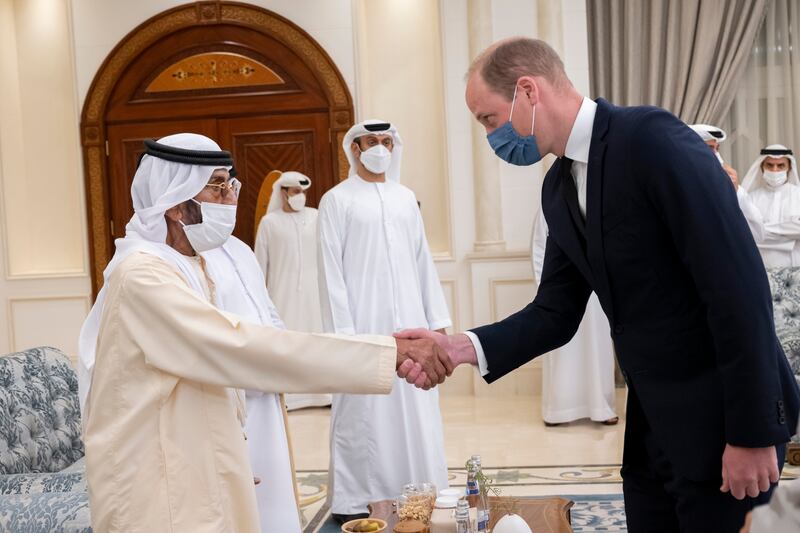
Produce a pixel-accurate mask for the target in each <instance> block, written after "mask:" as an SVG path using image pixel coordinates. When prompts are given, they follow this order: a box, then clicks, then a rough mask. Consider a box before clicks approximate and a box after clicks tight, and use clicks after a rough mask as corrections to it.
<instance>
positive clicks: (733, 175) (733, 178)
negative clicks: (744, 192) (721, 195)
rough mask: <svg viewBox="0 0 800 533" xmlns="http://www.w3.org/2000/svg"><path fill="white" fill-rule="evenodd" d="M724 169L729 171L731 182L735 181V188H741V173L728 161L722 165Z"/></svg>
mask: <svg viewBox="0 0 800 533" xmlns="http://www.w3.org/2000/svg"><path fill="white" fill-rule="evenodd" d="M722 169H723V170H724V171H725V172H727V173H728V177H729V178H730V179H731V183H733V188H734V190H737V191H738V190H739V174H738V173H737V172H736V171H735V170H734V169H733V167H732V166H730V165H729V164H728V163H725V164H723V165H722Z"/></svg>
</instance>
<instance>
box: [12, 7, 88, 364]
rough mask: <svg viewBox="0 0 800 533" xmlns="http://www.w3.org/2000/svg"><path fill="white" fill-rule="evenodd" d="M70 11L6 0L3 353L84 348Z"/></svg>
mask: <svg viewBox="0 0 800 533" xmlns="http://www.w3.org/2000/svg"><path fill="white" fill-rule="evenodd" d="M70 28H71V24H70V4H69V2H67V1H64V0H0V72H2V73H3V75H2V76H0V117H2V119H1V120H0V196H2V203H1V204H0V205H1V206H2V217H0V225H1V226H2V232H3V237H2V246H0V248H1V250H0V254H2V269H3V276H2V280H1V281H0V295H2V302H0V305H1V306H2V308H3V311H2V316H4V318H5V321H4V324H5V325H6V327H5V328H0V350H2V351H4V352H5V351H13V350H19V349H23V348H26V347H30V346H32V345H39V344H51V345H54V346H57V347H59V348H61V349H62V350H64V351H66V352H68V353H69V354H70V355H73V356H74V354H75V353H76V350H77V331H78V328H79V327H80V324H81V322H82V321H83V317H84V315H85V313H86V311H87V309H88V297H89V291H90V289H89V279H88V276H87V255H86V254H87V252H86V250H87V248H86V237H85V234H86V230H85V216H84V212H85V211H84V204H83V179H82V177H81V167H80V151H79V141H78V112H77V100H76V94H75V77H74V67H73V65H74V57H73V53H72V36H71V34H70Z"/></svg>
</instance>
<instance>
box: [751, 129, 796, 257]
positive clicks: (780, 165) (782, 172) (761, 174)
mask: <svg viewBox="0 0 800 533" xmlns="http://www.w3.org/2000/svg"><path fill="white" fill-rule="evenodd" d="M736 194H737V196H738V198H739V206H740V207H741V208H742V212H743V213H744V216H745V218H746V219H747V223H748V225H749V226H750V231H752V233H753V238H754V239H755V240H756V244H757V245H758V251H759V252H760V253H761V258H762V259H763V260H764V265H765V266H766V267H767V268H777V267H787V266H800V179H798V175H797V161H796V160H795V158H794V154H792V151H791V150H789V149H788V148H786V147H785V146H783V145H782V144H773V145H770V146H767V147H766V148H764V149H763V150H761V155H760V156H759V157H758V159H756V160H755V162H754V163H753V165H752V166H751V167H750V170H748V171H747V174H746V175H745V177H744V180H742V186H741V187H739V189H738V190H737V192H736Z"/></svg>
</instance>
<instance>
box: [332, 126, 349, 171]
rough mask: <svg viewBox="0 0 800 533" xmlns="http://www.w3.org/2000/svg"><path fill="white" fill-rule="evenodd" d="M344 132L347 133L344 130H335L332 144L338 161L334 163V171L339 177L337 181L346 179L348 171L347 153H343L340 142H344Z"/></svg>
mask: <svg viewBox="0 0 800 533" xmlns="http://www.w3.org/2000/svg"><path fill="white" fill-rule="evenodd" d="M345 134H347V132H346V131H339V132H336V146H334V149H335V150H336V153H337V154H338V156H339V157H338V158H337V161H338V163H337V165H336V173H337V175H338V177H339V181H344V180H346V179H347V176H348V174H349V173H350V161H348V160H347V155H345V153H344V150H343V149H342V143H343V142H344V136H345Z"/></svg>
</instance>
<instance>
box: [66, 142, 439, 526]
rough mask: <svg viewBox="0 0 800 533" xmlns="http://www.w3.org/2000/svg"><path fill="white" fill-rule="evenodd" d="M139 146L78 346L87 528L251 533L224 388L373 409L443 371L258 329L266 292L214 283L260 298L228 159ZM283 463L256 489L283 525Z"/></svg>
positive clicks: (240, 451) (388, 347)
mask: <svg viewBox="0 0 800 533" xmlns="http://www.w3.org/2000/svg"><path fill="white" fill-rule="evenodd" d="M145 144H146V155H144V157H143V158H142V160H141V162H140V165H139V168H138V169H137V172H136V175H135V176H134V180H133V184H132V186H131V194H132V197H133V206H134V211H135V213H134V216H133V217H132V218H131V220H130V222H129V223H128V225H127V227H126V236H125V238H123V239H118V240H117V241H116V243H115V244H116V252H115V254H114V257H113V258H112V260H111V262H110V263H109V265H108V267H107V268H106V270H105V272H104V286H103V289H102V290H101V291H100V293H99V294H98V298H97V301H96V302H95V305H94V307H93V308H92V311H91V312H90V314H89V316H88V318H87V320H86V322H85V323H84V326H83V328H82V330H81V339H80V343H79V349H80V353H79V359H80V361H79V362H80V365H79V385H80V398H81V403H82V405H83V415H84V417H83V423H84V428H83V429H84V432H83V436H84V443H85V446H86V475H87V481H88V488H89V501H90V505H91V510H92V513H91V514H92V527H93V530H94V531H98V532H107V531H112V532H123V531H124V532H131V531H147V532H152V531H156V532H159V531H164V532H167V531H192V532H218V531H237V532H257V531H261V527H260V523H259V515H258V510H257V505H256V497H255V489H254V480H253V472H252V469H251V466H250V462H249V460H248V450H247V445H246V441H245V436H244V434H243V431H242V427H241V425H240V420H237V411H238V412H241V405H240V402H238V401H237V398H238V397H240V395H238V394H234V393H233V391H231V389H232V388H244V389H252V390H260V391H263V392H266V393H275V392H278V391H290V392H336V391H348V392H359V393H386V392H389V390H390V389H391V388H392V385H393V382H394V377H395V376H394V373H395V370H396V369H397V370H400V371H403V372H404V375H405V372H406V371H409V372H410V373H411V374H413V375H415V376H416V379H415V380H414V382H415V383H417V384H419V385H420V386H423V387H431V386H432V385H433V384H434V383H438V382H440V381H441V380H442V379H443V378H444V375H445V374H447V373H448V372H451V371H452V366H451V365H450V364H449V360H448V359H447V358H446V357H436V362H433V361H432V359H433V358H430V359H427V360H426V359H424V358H422V357H420V356H419V353H420V352H421V351H422V348H423V347H422V346H421V345H418V346H406V345H403V344H401V340H397V341H395V340H393V339H390V338H387V337H378V336H373V337H364V338H360V339H359V338H352V337H349V338H343V337H337V336H320V335H313V334H307V333H298V332H292V331H284V330H281V329H278V328H275V327H272V326H270V325H266V326H265V325H262V324H269V323H274V321H275V320H276V319H277V317H276V315H275V314H274V311H273V310H272V307H271V304H270V302H269V299H268V298H267V297H266V292H264V293H262V294H261V295H260V296H259V294H258V293H257V292H256V291H250V292H248V293H247V294H244V292H242V293H240V294H238V295H237V294H236V291H235V290H231V289H230V287H229V286H227V285H228V284H229V282H230V280H231V277H230V276H225V275H222V274H221V270H227V269H228V268H229V267H230V266H232V267H233V268H234V269H236V275H237V276H239V277H240V280H239V283H240V286H241V287H253V286H255V287H262V286H263V284H262V283H261V274H260V271H259V269H258V268H257V267H256V268H252V267H253V266H254V265H255V264H256V263H255V262H254V261H252V260H251V262H250V263H249V265H248V263H247V261H246V260H244V259H243V258H246V257H247V254H249V256H250V257H252V253H250V252H249V251H248V252H247V253H246V254H245V250H244V249H243V245H242V244H241V243H239V242H238V241H230V239H229V237H230V234H231V232H232V231H233V226H234V225H235V215H236V193H237V186H236V184H235V183H234V182H232V181H231V179H230V174H229V173H230V171H231V168H232V160H231V156H230V154H229V153H228V152H224V151H221V150H220V149H219V147H218V146H217V144H216V143H214V142H213V141H212V140H211V139H208V138H207V137H203V136H200V135H194V134H178V135H173V136H169V137H166V138H164V139H161V142H153V141H146V143H145ZM207 258H208V259H207ZM226 262H227V264H226ZM228 274H230V273H229V272H228ZM217 283H219V285H220V286H219V287H217ZM253 283H255V285H253ZM234 286H236V285H235V282H234ZM247 299H252V301H250V302H246V301H244V300H247ZM235 313H240V314H235ZM431 363H433V364H431ZM271 403H272V406H273V409H272V412H273V414H274V422H275V423H274V426H273V428H272V432H273V433H274V434H272V435H271V439H274V441H275V442H276V443H281V442H283V441H285V435H284V434H283V433H282V432H281V429H280V424H281V422H280V421H278V416H279V415H278V414H277V413H278V412H279V406H278V405H277V399H276V398H275V397H274V396H272V402H271ZM268 404H269V402H264V403H263V405H268ZM239 418H241V416H240V417H239ZM268 431H269V430H268ZM287 455H288V451H287V450H286V449H285V448H283V449H277V450H276V453H275V457H274V461H273V462H272V465H273V466H275V465H278V464H281V466H280V467H276V468H275V470H273V471H270V472H269V477H268V478H267V479H264V480H263V481H262V483H266V484H269V485H270V487H271V489H274V491H275V492H276V493H277V492H280V493H281V494H276V495H275V499H274V501H273V505H274V506H275V508H277V507H278V506H285V507H288V508H289V509H290V510H292V511H296V505H295V503H294V494H293V490H292V489H291V480H290V477H291V473H290V472H289V468H288V465H286V464H285V460H286V456H287ZM273 478H274V479H273ZM287 485H289V487H287ZM288 514H289V515H291V514H292V513H291V512H290V513H288ZM275 524H276V527H275V528H269V529H266V530H265V531H275V532H277V531H280V532H281V533H283V532H284V531H287V532H292V533H294V532H297V531H299V521H298V520H297V517H296V515H295V516H294V517H291V516H289V517H288V518H287V517H281V516H278V515H276V517H275Z"/></svg>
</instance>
